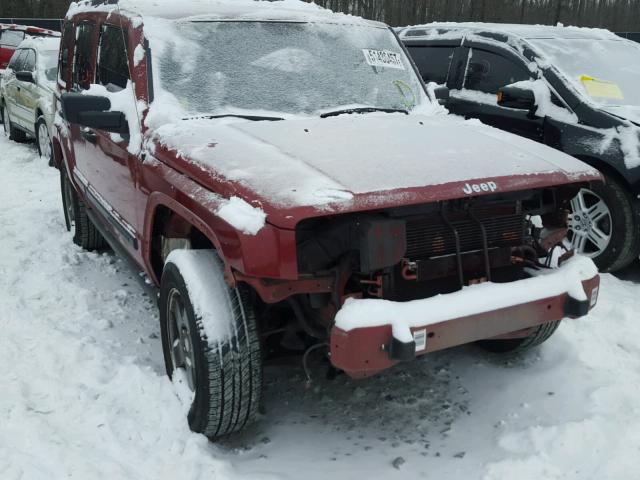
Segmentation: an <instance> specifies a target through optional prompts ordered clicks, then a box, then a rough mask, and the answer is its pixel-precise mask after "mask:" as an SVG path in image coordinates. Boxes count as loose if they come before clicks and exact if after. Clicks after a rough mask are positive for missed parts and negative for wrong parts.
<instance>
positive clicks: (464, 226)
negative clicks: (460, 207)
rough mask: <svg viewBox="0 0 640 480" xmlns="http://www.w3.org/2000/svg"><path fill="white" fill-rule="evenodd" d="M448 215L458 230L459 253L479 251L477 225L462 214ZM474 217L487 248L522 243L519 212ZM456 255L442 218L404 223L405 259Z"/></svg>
mask: <svg viewBox="0 0 640 480" xmlns="http://www.w3.org/2000/svg"><path fill="white" fill-rule="evenodd" d="M460 217H461V215H455V216H454V215H451V217H450V221H451V224H452V225H453V227H454V228H455V229H456V230H457V231H458V235H459V238H460V250H461V252H470V251H474V250H481V249H482V248H483V246H482V233H481V229H480V226H479V225H478V223H477V222H475V221H474V220H473V219H472V218H470V217H469V216H467V215H465V216H464V218H460ZM476 218H477V219H478V220H479V221H480V222H481V223H482V224H483V225H484V228H485V230H486V233H487V243H488V247H489V248H493V247H505V246H519V245H522V243H523V237H524V229H525V217H524V214H522V213H519V212H518V213H515V212H512V213H510V214H502V215H500V214H494V215H491V214H490V213H489V212H486V211H485V212H482V214H477V215H476ZM454 253H456V244H455V237H454V234H453V232H452V230H451V227H450V226H449V225H447V224H446V223H445V221H444V220H443V219H442V217H441V216H429V217H420V218H411V219H409V220H408V221H407V257H408V258H410V259H423V258H425V259H426V258H431V257H438V256H442V255H450V254H454Z"/></svg>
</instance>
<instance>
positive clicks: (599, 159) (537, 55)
mask: <svg viewBox="0 0 640 480" xmlns="http://www.w3.org/2000/svg"><path fill="white" fill-rule="evenodd" d="M399 35H400V37H401V38H402V40H403V42H404V43H405V45H406V46H407V48H408V50H409V52H410V53H411V56H412V57H413V59H414V61H415V63H416V64H417V66H418V69H419V70H420V73H421V75H422V77H423V79H424V80H425V82H428V83H429V82H435V83H437V84H440V85H446V87H448V88H449V90H450V98H449V100H448V101H447V103H446V106H447V108H448V109H449V110H450V111H451V112H452V113H455V114H459V115H462V116H465V117H467V118H477V119H480V120H481V121H482V122H483V123H486V124H489V125H492V126H495V127H497V128H501V129H503V130H507V131H509V132H512V133H516V134H518V135H521V136H524V137H527V138H530V139H534V140H537V141H539V142H542V143H544V144H546V145H550V146H552V147H554V148H557V149H559V150H562V151H563V152H565V153H568V154H570V155H572V156H574V157H576V158H579V159H580V160H583V161H585V162H587V163H589V164H590V165H592V166H593V167H595V168H597V169H598V170H600V171H601V172H602V173H603V174H604V176H605V178H606V185H594V186H593V187H591V188H589V189H583V190H582V191H581V192H580V194H579V195H578V196H577V197H576V198H575V199H574V200H573V202H572V203H571V212H570V216H569V227H570V232H569V236H568V241H569V242H570V243H571V246H572V247H573V248H574V249H576V250H577V251H579V252H581V253H583V254H585V255H588V256H591V257H592V258H593V259H594V261H595V262H596V264H597V265H598V266H599V268H600V269H601V270H604V271H616V270H619V269H621V268H623V267H625V266H627V265H629V264H630V263H631V262H632V261H633V260H635V259H636V258H637V257H638V254H639V253H640V228H639V217H638V215H639V213H640V205H639V201H638V196H639V194H640V128H639V125H640V88H638V85H639V84H640V45H638V44H636V43H634V42H631V41H629V40H626V39H623V38H620V37H619V36H616V35H614V34H613V33H611V32H608V31H606V30H597V29H581V28H573V27H548V26H540V25H538V26H533V25H506V24H465V23H460V24H454V23H447V24H430V25H425V26H416V27H408V28H405V29H402V30H400V32H399Z"/></svg>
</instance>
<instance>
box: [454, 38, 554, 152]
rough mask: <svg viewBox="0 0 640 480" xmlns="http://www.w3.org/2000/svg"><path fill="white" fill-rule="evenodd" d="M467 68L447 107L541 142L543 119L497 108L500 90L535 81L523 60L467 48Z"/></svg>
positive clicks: (494, 52)
mask: <svg viewBox="0 0 640 480" xmlns="http://www.w3.org/2000/svg"><path fill="white" fill-rule="evenodd" d="M464 50H465V51H466V55H467V58H466V66H465V68H464V70H463V71H462V72H461V75H460V78H459V79H458V80H457V82H456V83H457V86H458V88H457V89H453V90H451V101H450V103H449V104H448V105H447V107H448V108H449V110H450V111H451V112H452V113H455V114H458V115H462V116H464V117H466V118H478V119H480V120H481V121H482V122H483V123H486V124H488V125H492V126H494V127H497V128H501V129H503V130H507V131H510V132H513V133H516V134H518V135H521V136H524V137H527V138H531V139H533V140H538V141H540V140H542V137H543V122H544V119H543V118H540V117H537V116H535V115H532V114H530V113H529V112H527V111H523V110H516V109H512V108H505V107H501V106H499V105H498V97H497V94H498V90H499V89H500V88H502V87H505V86H507V85H510V84H512V83H515V82H519V81H523V80H533V76H532V74H531V72H530V71H529V69H528V68H527V66H526V65H525V63H524V61H522V60H521V59H519V58H517V57H516V56H515V55H510V54H508V53H507V51H506V50H505V51H502V50H497V49H496V50H492V49H491V47H489V46H487V47H478V46H474V47H472V48H467V47H465V48H464Z"/></svg>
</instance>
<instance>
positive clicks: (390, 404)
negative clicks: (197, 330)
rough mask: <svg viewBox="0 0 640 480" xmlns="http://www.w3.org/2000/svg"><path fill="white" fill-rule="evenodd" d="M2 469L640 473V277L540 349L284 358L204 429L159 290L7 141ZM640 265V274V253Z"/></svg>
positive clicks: (146, 474)
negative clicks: (247, 422)
mask: <svg viewBox="0 0 640 480" xmlns="http://www.w3.org/2000/svg"><path fill="white" fill-rule="evenodd" d="M0 172H1V173H0V182H1V183H0V301H1V304H0V305H1V307H0V365H1V368H2V373H1V374H0V479H2V480H14V479H27V480H32V479H34V480H39V479H55V480H57V479H63V478H78V479H89V478H90V479H109V480H112V479H119V480H120V479H123V480H126V479H135V480H141V479H153V480H156V479H165V478H166V479H180V480H190V479H204V478H207V479H219V480H229V479H299V478H305V479H306V480H314V479H327V478H332V479H343V478H344V479H351V478H357V477H361V478H368V479H376V478H384V479H396V478H397V479H400V478H402V479H414V478H415V479H419V478H427V479H441V478H442V479H464V480H473V479H518V480H527V479H532V480H541V479H545V480H550V479H561V478H562V479H580V480H585V479H598V480H603V479H615V480H621V479H622V480H624V479H630V480H632V479H634V480H635V479H638V478H640V321H638V314H637V310H638V308H637V305H638V298H639V296H640V285H638V284H636V283H633V282H632V281H622V280H619V279H617V278H615V277H613V276H610V275H604V276H603V279H602V280H603V281H602V288H601V294H600V303H599V305H598V307H597V309H596V310H595V312H594V313H593V314H592V315H590V316H589V317H588V318H586V319H583V320H580V321H567V322H565V323H564V324H563V325H562V326H561V327H560V329H559V331H558V333H557V334H556V335H555V336H554V337H553V338H552V339H551V340H550V341H549V342H548V343H546V344H545V345H543V346H542V347H541V348H540V349H539V350H537V351H535V352H531V353H529V354H527V355H524V356H521V357H516V358H511V359H505V358H501V357H496V356H492V355H489V354H486V353H484V352H482V351H480V350H479V349H477V348H475V347H473V346H468V347H462V348H458V349H455V350H451V351H447V352H442V353H438V354H432V355H429V356H427V357H425V358H424V359H422V360H420V361H417V362H415V363H412V364H409V365H405V366H402V367H400V368H396V369H393V370H391V371H388V372H386V373H384V374H383V375H380V376H378V377H375V378H373V379H370V380H366V381H360V382H355V381H351V380H349V379H347V378H346V377H344V376H340V377H338V378H337V379H335V380H326V379H325V376H324V370H323V368H324V366H323V365H322V364H321V363H320V362H318V363H316V364H315V365H314V378H315V382H314V384H313V386H312V387H311V388H309V389H306V388H305V381H304V375H303V373H302V370H301V368H300V365H299V364H298V363H297V362H291V363H290V364H288V365H287V364H283V365H280V366H278V367H270V368H268V369H267V372H266V375H267V389H266V397H267V399H266V407H267V415H266V416H265V418H264V419H263V420H262V422H261V423H259V424H258V425H257V426H256V427H254V428H253V429H251V430H250V431H248V432H246V433H245V434H243V435H242V436H241V437H237V438H234V439H231V440H229V441H226V442H224V443H221V444H211V443H208V442H207V440H206V439H205V438H204V437H202V436H199V435H195V434H193V433H191V432H190V431H189V430H188V428H187V425H186V422H185V420H184V409H183V407H182V405H181V403H180V402H179V400H178V398H177V397H176V394H175V390H174V388H173V386H172V384H171V383H170V382H169V381H168V380H167V378H166V377H165V376H164V372H163V365H162V353H161V347H160V341H159V339H158V337H159V327H158V319H157V313H156V308H155V302H154V300H153V292H152V291H151V290H150V289H148V288H145V287H144V285H143V283H142V282H140V281H139V280H140V278H139V275H138V273H137V272H135V271H132V270H131V269H130V268H129V267H128V266H127V265H126V264H125V263H123V262H122V261H121V260H119V259H118V258H117V257H114V256H113V255H112V254H111V253H102V254H95V253H86V252H83V251H81V250H80V249H79V248H78V247H76V246H74V245H73V243H72V241H71V236H70V234H68V233H67V232H66V231H65V228H64V224H63V217H62V211H61V205H60V197H59V177H58V172H57V171H55V170H54V169H51V168H48V167H47V166H46V164H45V162H43V161H40V160H38V158H37V155H36V154H35V149H34V147H33V146H24V145H17V144H14V143H11V142H9V141H8V140H6V139H5V138H4V137H0ZM635 268H636V270H635V271H631V272H630V273H629V276H630V277H632V278H634V279H636V280H638V279H640V274H639V273H638V267H637V266H636V267H635Z"/></svg>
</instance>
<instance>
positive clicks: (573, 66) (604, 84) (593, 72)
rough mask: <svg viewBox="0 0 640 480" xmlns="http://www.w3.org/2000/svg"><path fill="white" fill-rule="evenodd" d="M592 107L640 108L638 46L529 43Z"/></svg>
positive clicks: (584, 41)
mask: <svg viewBox="0 0 640 480" xmlns="http://www.w3.org/2000/svg"><path fill="white" fill-rule="evenodd" d="M530 42H531V43H532V44H533V45H535V46H536V47H537V48H538V49H539V50H540V51H541V52H543V53H544V54H545V56H546V59H547V60H548V61H549V62H550V63H551V64H552V65H554V66H555V67H556V68H558V69H559V70H560V71H561V72H562V73H563V74H564V75H565V76H566V77H567V78H569V80H570V81H571V82H572V83H573V84H574V86H575V87H576V88H577V89H578V90H579V91H581V92H583V93H584V94H585V95H587V96H588V97H590V98H591V99H592V101H594V102H595V103H598V104H601V105H606V106H614V105H626V106H634V107H640V85H639V84H638V76H639V75H640V46H638V45H636V44H634V43H632V42H629V41H624V40H621V41H617V40H604V39H602V40H593V39H535V40H530Z"/></svg>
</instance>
